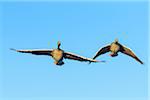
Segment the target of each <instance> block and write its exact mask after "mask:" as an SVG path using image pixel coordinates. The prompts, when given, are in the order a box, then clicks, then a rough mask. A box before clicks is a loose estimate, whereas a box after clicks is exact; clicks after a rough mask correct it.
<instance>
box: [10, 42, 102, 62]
mask: <svg viewBox="0 0 150 100" xmlns="http://www.w3.org/2000/svg"><path fill="white" fill-rule="evenodd" d="M57 45H58V47H57V49H35V50H16V49H11V50H14V51H17V52H21V53H31V54H34V55H47V56H51V57H52V58H53V59H54V60H55V62H54V63H55V64H56V65H63V64H64V62H63V59H64V58H65V59H72V60H78V61H85V62H86V61H88V62H99V61H97V60H93V59H91V58H86V57H82V56H79V55H76V54H73V53H69V52H65V51H64V50H62V49H60V45H61V44H60V42H59V41H58V43H57Z"/></svg>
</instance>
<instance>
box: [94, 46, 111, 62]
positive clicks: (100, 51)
mask: <svg viewBox="0 0 150 100" xmlns="http://www.w3.org/2000/svg"><path fill="white" fill-rule="evenodd" d="M109 51H110V45H106V46H104V47H102V48H100V49H99V50H98V51H97V52H96V54H95V56H94V57H93V59H95V58H97V57H98V56H99V55H102V54H105V53H107V52H109Z"/></svg>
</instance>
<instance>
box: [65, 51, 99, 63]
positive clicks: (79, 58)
mask: <svg viewBox="0 0 150 100" xmlns="http://www.w3.org/2000/svg"><path fill="white" fill-rule="evenodd" d="M64 58H66V59H72V60H78V61H89V62H99V61H97V60H94V59H91V58H86V57H82V56H79V55H76V54H73V53H70V52H64Z"/></svg>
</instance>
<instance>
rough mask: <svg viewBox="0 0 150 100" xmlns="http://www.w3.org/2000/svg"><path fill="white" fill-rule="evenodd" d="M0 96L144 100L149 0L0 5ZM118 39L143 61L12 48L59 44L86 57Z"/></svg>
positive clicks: (31, 99)
mask: <svg viewBox="0 0 150 100" xmlns="http://www.w3.org/2000/svg"><path fill="white" fill-rule="evenodd" d="M1 5H2V6H1V13H0V14H1V17H2V18H1V22H2V25H1V27H0V28H1V29H2V31H1V47H2V49H1V50H0V51H1V52H2V53H1V57H2V60H1V61H2V66H1V67H0V68H1V80H2V81H1V88H2V89H1V98H2V100H17V99H18V100H49V99H53V100H67V99H68V100H70V99H71V100H76V99H78V100H80V99H82V100H100V99H103V100H147V96H148V89H147V88H148V69H147V67H148V4H147V2H26V3H22V2H13V3H12V2H5V3H3V4H1ZM115 38H118V39H119V41H120V43H122V44H124V45H126V46H128V47H130V48H131V49H132V50H133V51H134V52H135V53H136V54H137V56H138V57H139V58H140V59H141V60H142V61H143V62H144V63H145V64H144V65H141V64H139V63H138V62H136V61H135V60H134V59H132V58H130V57H128V56H126V55H123V54H119V56H118V57H115V58H111V57H110V56H109V54H105V55H102V56H100V57H98V58H97V60H106V63H92V64H90V65H89V64H88V63H86V62H83V63H82V62H78V61H72V60H64V62H65V64H64V65H63V66H61V67H59V66H56V65H54V63H53V62H54V61H53V59H52V58H51V57H48V56H35V55H31V54H21V53H16V52H13V51H10V50H9V48H16V49H43V48H44V49H51V48H56V46H57V45H56V44H57V41H58V40H59V41H61V43H62V46H61V48H62V49H64V50H65V51H69V52H73V53H76V54H79V55H82V56H85V57H92V56H93V55H94V54H95V52H97V50H98V49H99V48H100V47H102V46H104V45H106V44H109V43H111V42H112V41H114V39H115Z"/></svg>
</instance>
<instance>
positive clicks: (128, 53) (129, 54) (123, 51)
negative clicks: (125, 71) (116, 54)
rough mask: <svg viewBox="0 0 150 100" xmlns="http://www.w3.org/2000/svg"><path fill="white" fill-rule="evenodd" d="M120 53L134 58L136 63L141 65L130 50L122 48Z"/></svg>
mask: <svg viewBox="0 0 150 100" xmlns="http://www.w3.org/2000/svg"><path fill="white" fill-rule="evenodd" d="M120 52H122V53H124V54H126V55H128V56H130V57H132V58H134V59H135V60H136V61H138V62H140V63H141V64H143V62H142V61H141V60H140V59H139V58H138V57H137V56H136V55H135V54H134V53H133V51H132V50H130V49H129V48H127V47H125V46H122V48H121V50H120Z"/></svg>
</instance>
